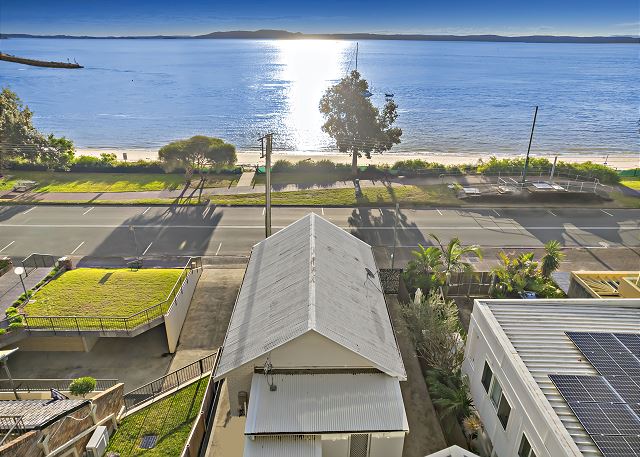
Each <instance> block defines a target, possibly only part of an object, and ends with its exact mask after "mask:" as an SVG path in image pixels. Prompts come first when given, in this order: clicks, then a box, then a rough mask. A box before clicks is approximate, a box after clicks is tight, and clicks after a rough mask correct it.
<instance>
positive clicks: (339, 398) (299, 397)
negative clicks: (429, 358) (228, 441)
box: [245, 373, 409, 435]
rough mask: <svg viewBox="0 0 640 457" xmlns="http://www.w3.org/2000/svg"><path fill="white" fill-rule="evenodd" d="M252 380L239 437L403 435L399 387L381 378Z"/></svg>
mask: <svg viewBox="0 0 640 457" xmlns="http://www.w3.org/2000/svg"><path fill="white" fill-rule="evenodd" d="M268 380H269V382H271V383H273V384H275V385H276V386H277V390H276V391H275V392H272V391H270V390H269V384H268V382H267V377H266V376H265V375H264V374H262V373H256V374H254V375H253V379H252V381H251V397H250V398H249V411H248V414H247V422H246V425H245V434H247V435H260V434H279V433H280V434H284V433H305V434H306V433H341V432H344V433H349V432H376V431H379V432H385V431H386V432H392V431H407V430H409V425H408V423H407V417H406V414H405V411H404V403H403V401H402V393H401V392H400V382H399V381H398V379H397V378H392V377H390V376H387V375H386V374H383V373H371V374H369V373H366V374H365V373H358V374H336V373H332V374H302V375H299V374H274V375H273V376H271V375H269V378H268Z"/></svg>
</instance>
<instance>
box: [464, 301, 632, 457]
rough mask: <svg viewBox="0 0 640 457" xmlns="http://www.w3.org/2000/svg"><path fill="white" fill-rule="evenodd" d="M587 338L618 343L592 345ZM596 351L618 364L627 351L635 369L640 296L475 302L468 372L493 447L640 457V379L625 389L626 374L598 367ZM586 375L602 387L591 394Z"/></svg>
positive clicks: (509, 451)
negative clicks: (585, 341)
mask: <svg viewBox="0 0 640 457" xmlns="http://www.w3.org/2000/svg"><path fill="white" fill-rule="evenodd" d="M580 335H587V336H586V337H587V338H593V340H594V341H598V340H600V339H601V338H604V337H606V338H608V339H609V340H611V341H613V342H615V343H616V344H615V345H612V346H611V347H610V348H606V347H605V346H606V345H605V346H602V347H600V346H599V345H597V344H596V343H594V344H595V346H594V349H593V351H591V350H586V349H585V348H584V347H582V346H581V344H582V343H581V342H580V340H579V336H580ZM621 341H625V342H626V343H625V344H626V346H624V345H622V346H621V345H620V342H621ZM614 346H615V348H614ZM620 348H622V349H620ZM581 349H582V350H581ZM599 351H602V353H603V354H604V357H605V358H607V357H609V355H607V354H610V357H612V359H611V360H613V359H614V358H616V357H625V360H627V362H628V365H627V367H626V368H625V367H624V366H622V370H623V371H624V370H628V371H629V372H631V371H634V372H635V373H638V372H637V370H638V369H639V368H640V300H637V299H610V300H603V299H565V300H476V302H475V305H474V308H473V313H472V315H471V322H470V326H469V333H468V337H467V347H466V350H465V360H464V365H463V370H464V372H465V373H466V374H467V375H468V377H469V382H470V389H471V395H472V397H473V400H474V403H475V405H476V407H477V409H478V412H479V414H480V418H481V419H482V422H483V424H484V426H485V444H486V447H487V449H486V451H487V453H488V454H491V455H496V456H498V457H511V456H520V457H533V456H536V457H569V456H570V457H581V456H585V457H602V456H604V457H610V456H616V457H622V456H625V457H627V456H633V457H637V456H640V421H639V420H638V411H639V410H640V403H639V402H640V400H639V398H640V377H636V378H634V377H633V376H628V379H627V381H628V384H627V386H628V388H627V389H622V388H620V383H619V381H620V380H621V379H622V378H618V379H617V380H615V379H612V378H610V377H608V375H607V370H603V369H602V367H601V366H599V367H598V369H596V367H597V366H598V365H599V364H601V361H600V360H603V359H597V357H600V356H599V355H598V354H599ZM607 351H609V352H607ZM594 357H596V358H594ZM592 363H593V364H592ZM614 364H615V363H614ZM621 365H623V364H621ZM617 368H620V366H618V367H617ZM616 376H618V375H616ZM634 379H635V380H634ZM560 380H564V381H567V382H568V384H561V383H560ZM585 380H586V381H590V382H591V383H592V384H593V383H594V382H595V384H597V385H599V386H600V390H599V391H597V392H596V394H594V395H593V396H592V395H591V394H592V393H593V390H592V389H593V388H592V387H590V385H589V384H588V383H587V382H586V381H585ZM564 381H563V382H564ZM569 381H571V382H574V383H575V384H573V385H572V384H571V382H569ZM634 383H635V384H634ZM567 386H569V388H567ZM612 386H613V387H612ZM572 387H576V389H575V390H573V391H572V390H571V388H572ZM612 389H613V390H615V392H613V391H612ZM610 396H615V397H616V398H617V400H615V401H614V402H613V403H615V405H612V403H611V402H610V400H609V397H610ZM632 397H633V398H632ZM601 406H603V408H601ZM608 408H613V410H615V412H614V414H609V413H608V412H607V411H606V410H607V409H608ZM634 410H635V412H634ZM605 423H606V424H605ZM585 424H586V425H585ZM599 427H604V429H603V431H602V432H600V431H598V428H599ZM587 430H589V431H587ZM608 430H614V431H613V432H611V431H608Z"/></svg>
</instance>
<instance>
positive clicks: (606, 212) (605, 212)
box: [600, 209, 613, 217]
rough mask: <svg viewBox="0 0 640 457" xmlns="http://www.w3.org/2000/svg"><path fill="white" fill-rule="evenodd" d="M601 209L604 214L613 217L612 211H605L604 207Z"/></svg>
mask: <svg viewBox="0 0 640 457" xmlns="http://www.w3.org/2000/svg"><path fill="white" fill-rule="evenodd" d="M600 211H602V212H603V213H604V214H608V215H609V216H611V217H613V214H611V213H610V212H608V211H605V210H603V209H601V210H600Z"/></svg>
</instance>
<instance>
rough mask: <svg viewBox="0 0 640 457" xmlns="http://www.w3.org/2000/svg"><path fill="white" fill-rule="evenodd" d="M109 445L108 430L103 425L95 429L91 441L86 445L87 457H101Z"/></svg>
mask: <svg viewBox="0 0 640 457" xmlns="http://www.w3.org/2000/svg"><path fill="white" fill-rule="evenodd" d="M108 444H109V430H107V427H105V426H104V425H99V426H97V427H96V429H95V431H94V432H93V435H91V439H90V440H89V442H88V443H87V456H88V457H102V456H103V455H104V452H105V451H106V450H107V445H108Z"/></svg>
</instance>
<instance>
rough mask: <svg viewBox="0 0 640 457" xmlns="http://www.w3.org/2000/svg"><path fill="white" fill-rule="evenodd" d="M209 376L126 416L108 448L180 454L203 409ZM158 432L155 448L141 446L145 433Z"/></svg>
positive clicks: (137, 453)
mask: <svg viewBox="0 0 640 457" xmlns="http://www.w3.org/2000/svg"><path fill="white" fill-rule="evenodd" d="M206 386H207V378H203V379H201V380H200V381H196V382H194V383H193V384H190V385H188V386H187V387H184V388H182V389H180V390H179V391H177V392H176V393H174V394H173V395H170V396H168V397H166V398H164V399H162V400H160V401H158V402H156V403H154V404H152V405H150V406H148V407H146V408H143V409H141V410H140V411H137V412H135V413H133V414H131V415H129V416H127V417H125V418H124V419H123V420H122V422H121V423H120V426H119V427H118V430H117V431H116V432H115V433H114V435H113V436H112V437H111V439H110V441H109V447H108V448H107V451H113V452H119V453H121V454H122V456H123V457H124V456H127V457H133V456H145V457H155V456H158V457H160V456H162V457H164V456H177V455H180V453H181V452H182V448H183V447H184V445H185V443H186V441H187V438H188V437H189V433H190V431H191V427H192V425H193V421H194V420H195V419H196V417H197V415H198V412H199V410H200V405H201V403H202V399H203V397H204V393H205V390H206ZM151 434H154V435H158V442H157V444H156V446H155V447H154V448H153V449H142V448H140V447H139V446H140V442H141V440H142V437H143V436H144V435H151Z"/></svg>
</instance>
